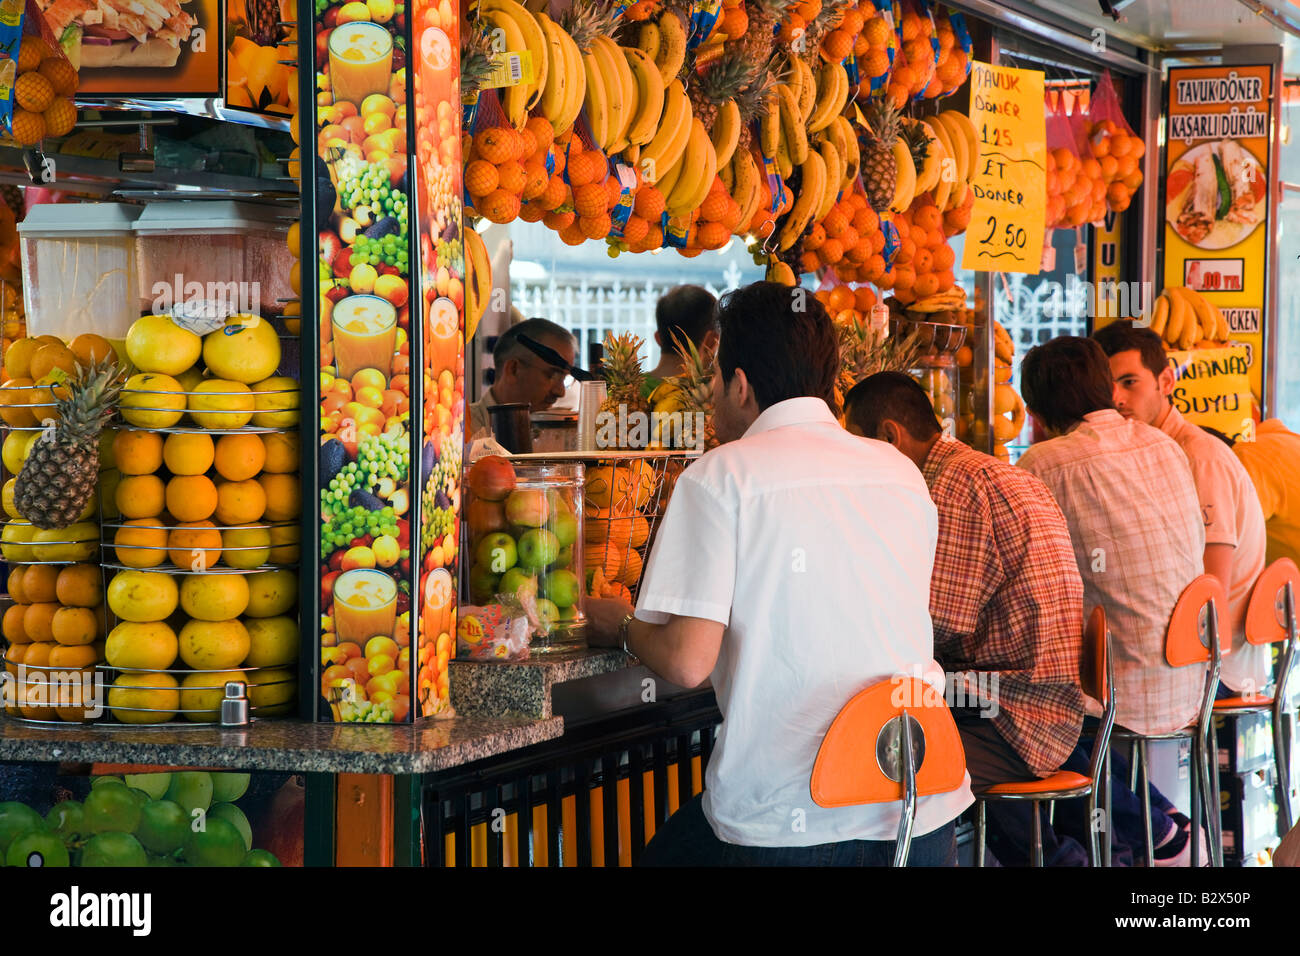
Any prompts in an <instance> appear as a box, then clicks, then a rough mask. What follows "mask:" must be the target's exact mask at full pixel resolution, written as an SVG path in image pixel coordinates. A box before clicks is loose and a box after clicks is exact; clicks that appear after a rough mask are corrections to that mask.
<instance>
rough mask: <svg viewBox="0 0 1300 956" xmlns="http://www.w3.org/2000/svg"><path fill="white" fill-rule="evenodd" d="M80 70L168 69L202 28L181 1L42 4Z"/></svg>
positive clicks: (57, 0)
mask: <svg viewBox="0 0 1300 956" xmlns="http://www.w3.org/2000/svg"><path fill="white" fill-rule="evenodd" d="M39 3H40V7H41V12H42V13H43V14H44V15H45V20H46V22H47V23H48V24H49V26H50V29H51V30H52V31H53V32H54V35H55V36H56V37H58V38H59V42H60V45H62V46H63V48H64V50H66V51H67V53H68V58H69V59H70V60H72V65H73V66H74V67H77V68H78V69H105V68H111V67H169V66H175V65H176V61H177V59H179V57H180V52H181V44H182V43H183V42H185V41H186V40H187V39H189V36H190V32H191V31H192V30H193V29H194V27H195V26H196V25H197V24H198V20H196V19H195V18H194V17H193V16H192V15H190V14H189V13H186V12H185V11H184V10H182V9H181V4H180V3H179V2H178V0H39Z"/></svg>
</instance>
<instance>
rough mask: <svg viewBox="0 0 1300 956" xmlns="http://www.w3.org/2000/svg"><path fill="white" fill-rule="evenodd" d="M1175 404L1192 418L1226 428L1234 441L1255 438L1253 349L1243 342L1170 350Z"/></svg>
mask: <svg viewBox="0 0 1300 956" xmlns="http://www.w3.org/2000/svg"><path fill="white" fill-rule="evenodd" d="M1169 365H1170V366H1171V367H1172V368H1173V370H1174V376H1175V377H1176V379H1177V381H1176V382H1175V383H1174V393H1173V400H1174V408H1176V409H1178V411H1180V412H1181V413H1182V415H1183V417H1184V418H1186V419H1187V420H1188V421H1189V422H1192V423H1193V424H1196V425H1200V426H1201V427H1202V428H1213V429H1216V430H1218V431H1221V432H1223V434H1225V435H1227V436H1228V437H1229V438H1231V439H1232V440H1233V441H1242V440H1244V441H1254V440H1255V427H1254V422H1253V421H1252V419H1251V416H1250V407H1251V398H1252V396H1251V391H1250V367H1251V362H1250V350H1249V349H1248V348H1247V347H1246V346H1244V345H1233V346H1227V347H1225V348H1218V349H1192V350H1190V351H1171V352H1170V353H1169Z"/></svg>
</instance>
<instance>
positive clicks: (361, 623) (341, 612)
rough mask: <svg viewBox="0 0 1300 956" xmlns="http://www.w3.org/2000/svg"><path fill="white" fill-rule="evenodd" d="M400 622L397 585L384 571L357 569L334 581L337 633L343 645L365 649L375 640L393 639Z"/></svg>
mask: <svg viewBox="0 0 1300 956" xmlns="http://www.w3.org/2000/svg"><path fill="white" fill-rule="evenodd" d="M395 623H397V582H396V581H394V580H393V579H392V578H390V577H389V576H388V575H387V574H385V573H384V572H383V571H375V570H373V569H371V568H353V569H352V570H350V571H344V572H343V573H342V574H340V575H339V577H338V580H337V581H335V582H334V632H335V633H336V634H337V635H338V639H339V641H340V642H342V641H352V642H354V643H355V644H357V645H358V646H359V647H365V646H366V641H368V640H370V639H371V638H372V637H392V636H393V625H394V624H395Z"/></svg>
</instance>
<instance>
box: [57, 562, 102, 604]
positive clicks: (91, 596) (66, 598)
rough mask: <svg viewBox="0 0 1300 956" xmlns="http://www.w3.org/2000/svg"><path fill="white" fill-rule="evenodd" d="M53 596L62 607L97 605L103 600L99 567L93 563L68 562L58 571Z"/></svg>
mask: <svg viewBox="0 0 1300 956" xmlns="http://www.w3.org/2000/svg"><path fill="white" fill-rule="evenodd" d="M54 592H55V596H56V597H57V598H58V599H59V603H60V604H62V605H63V606H64V607H98V606H99V605H100V604H101V603H103V600H104V585H103V581H102V580H101V579H100V576H99V568H98V567H96V566H95V565H93V564H69V565H67V566H66V567H64V568H62V569H61V570H60V571H59V578H58V580H57V581H56V582H55V585H54Z"/></svg>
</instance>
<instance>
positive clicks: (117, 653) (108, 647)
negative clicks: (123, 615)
mask: <svg viewBox="0 0 1300 956" xmlns="http://www.w3.org/2000/svg"><path fill="white" fill-rule="evenodd" d="M176 653H177V643H176V632H175V631H173V630H172V629H171V628H170V627H168V626H167V624H166V622H164V621H150V622H145V623H135V622H132V621H126V622H124V623H122V624H119V625H118V626H117V627H115V628H113V630H112V631H110V632H109V635H108V642H107V643H106V644H105V646H104V658H105V659H106V660H107V661H108V663H109V664H111V665H112V666H113V667H122V668H125V669H127V670H130V669H132V668H139V669H141V670H165V669H166V668H168V667H171V666H172V664H174V663H176Z"/></svg>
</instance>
